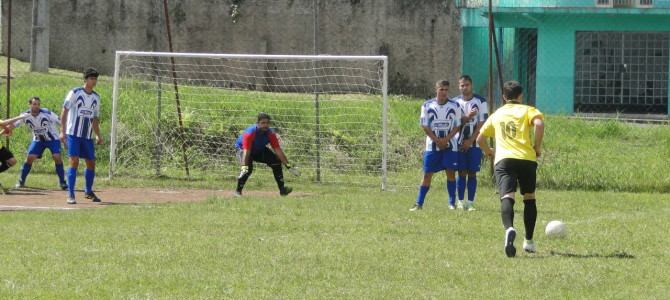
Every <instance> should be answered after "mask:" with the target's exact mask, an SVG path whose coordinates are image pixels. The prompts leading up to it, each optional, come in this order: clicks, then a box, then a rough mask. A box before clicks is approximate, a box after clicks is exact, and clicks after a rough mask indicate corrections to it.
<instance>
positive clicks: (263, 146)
mask: <svg viewBox="0 0 670 300" xmlns="http://www.w3.org/2000/svg"><path fill="white" fill-rule="evenodd" d="M270 120H272V118H271V117H270V115H268V114H266V113H263V112H262V113H259V114H258V117H257V118H256V124H254V125H251V126H249V127H248V128H247V129H245V130H244V132H243V133H242V134H241V135H240V136H239V137H238V138H237V141H236V143H235V147H236V148H237V158H238V159H239V161H240V164H241V168H240V169H241V171H240V176H238V178H237V189H236V190H235V195H236V196H241V195H242V189H243V188H244V185H245V184H246V182H247V179H249V177H250V176H251V173H252V172H253V170H254V164H253V162H254V161H257V162H262V163H264V164H266V165H268V166H269V167H270V168H271V169H272V174H273V175H274V177H275V181H276V182H277V187H278V188H279V195H281V196H286V195H288V194H290V193H291V191H293V189H292V188H291V187H288V186H284V172H283V170H282V164H284V166H286V168H287V169H288V170H289V172H291V173H292V174H294V175H296V176H299V173H298V172H297V169H295V167H293V166H292V165H291V164H290V163H289V162H288V159H287V158H286V155H285V154H284V151H283V150H282V149H281V145H280V144H279V138H278V136H277V134H276V133H275V132H274V130H272V129H270ZM268 144H269V145H270V147H271V148H272V150H271V149H270V148H268V147H267V146H268Z"/></svg>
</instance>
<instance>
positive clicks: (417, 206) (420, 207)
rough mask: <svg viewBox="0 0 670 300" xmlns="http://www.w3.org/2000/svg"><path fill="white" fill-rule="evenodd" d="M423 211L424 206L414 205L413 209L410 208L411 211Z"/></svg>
mask: <svg viewBox="0 0 670 300" xmlns="http://www.w3.org/2000/svg"><path fill="white" fill-rule="evenodd" d="M422 209H423V206H421V205H418V204H414V206H412V208H410V209H409V211H417V210H422Z"/></svg>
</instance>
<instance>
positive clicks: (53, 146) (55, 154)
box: [48, 140, 67, 190]
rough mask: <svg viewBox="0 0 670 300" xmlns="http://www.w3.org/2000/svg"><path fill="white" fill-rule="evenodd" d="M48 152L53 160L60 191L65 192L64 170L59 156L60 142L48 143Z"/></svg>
mask: <svg viewBox="0 0 670 300" xmlns="http://www.w3.org/2000/svg"><path fill="white" fill-rule="evenodd" d="M48 147H49V150H51V157H52V158H53V160H54V168H55V169H56V175H58V185H59V186H60V188H61V189H62V190H67V183H66V182H65V169H64V168H63V158H62V157H61V155H60V152H61V148H60V141H59V140H55V141H51V142H49V146H48Z"/></svg>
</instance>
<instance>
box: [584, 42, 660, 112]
mask: <svg viewBox="0 0 670 300" xmlns="http://www.w3.org/2000/svg"><path fill="white" fill-rule="evenodd" d="M669 36H670V34H669V33H667V32H592V31H589V32H577V35H576V38H577V40H576V57H575V111H576V112H596V113H614V112H618V113H630V114H633V113H650V114H666V113H667V111H668V48H669V47H668V42H669Z"/></svg>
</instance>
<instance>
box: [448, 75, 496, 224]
mask: <svg viewBox="0 0 670 300" xmlns="http://www.w3.org/2000/svg"><path fill="white" fill-rule="evenodd" d="M458 89H459V90H460V91H461V95H459V96H457V97H456V98H454V99H453V100H454V101H456V102H458V104H459V105H460V106H461V109H462V110H463V117H462V123H463V126H462V127H461V131H460V132H459V133H458V134H457V135H456V137H455V139H456V140H457V143H458V147H459V149H458V150H459V152H458V178H456V185H457V186H458V204H457V207H458V208H463V209H464V210H468V211H473V210H475V207H474V201H475V193H476V191H477V172H479V170H480V168H481V164H482V150H481V149H480V148H479V145H477V143H476V139H477V135H479V129H480V128H481V127H482V125H484V121H486V118H487V117H488V115H489V114H488V112H489V110H488V107H487V106H486V105H487V104H486V100H485V99H484V97H482V96H479V95H477V94H474V93H473V92H472V78H470V76H468V75H463V76H461V77H460V78H459V79H458ZM466 185H467V190H468V202H466V203H463V198H465V189H466Z"/></svg>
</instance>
